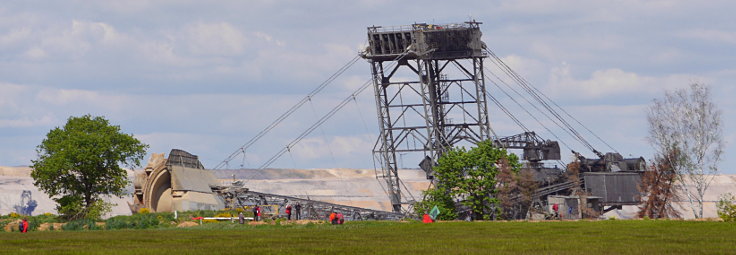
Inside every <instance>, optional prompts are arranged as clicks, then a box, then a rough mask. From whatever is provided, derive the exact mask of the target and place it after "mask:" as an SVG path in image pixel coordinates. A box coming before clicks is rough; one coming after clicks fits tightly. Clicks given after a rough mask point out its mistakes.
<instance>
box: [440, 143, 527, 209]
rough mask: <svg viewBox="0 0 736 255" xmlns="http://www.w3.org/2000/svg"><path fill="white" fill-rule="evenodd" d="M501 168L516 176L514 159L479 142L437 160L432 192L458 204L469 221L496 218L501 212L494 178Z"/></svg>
mask: <svg viewBox="0 0 736 255" xmlns="http://www.w3.org/2000/svg"><path fill="white" fill-rule="evenodd" d="M501 167H509V169H511V171H513V172H515V173H518V172H519V169H520V168H521V164H520V163H519V158H518V157H517V156H516V155H514V154H510V153H508V152H507V151H506V150H504V149H500V148H496V147H494V146H493V143H492V142H491V141H483V142H480V143H478V144H476V147H473V148H471V149H470V150H466V149H465V148H462V147H461V148H453V149H451V150H450V151H448V152H447V153H445V154H444V155H443V156H442V157H440V158H439V160H438V165H437V166H436V167H434V170H435V172H436V175H435V176H436V178H437V186H436V189H437V190H436V191H431V192H438V193H441V192H445V193H446V194H447V196H449V197H450V198H452V199H453V200H458V201H460V203H461V204H462V205H464V206H466V207H467V208H468V209H469V210H470V213H471V218H472V219H476V220H479V219H486V220H488V219H492V218H495V216H497V215H498V213H499V211H500V207H499V205H498V202H499V201H498V199H497V198H496V197H495V194H496V193H497V191H498V190H497V188H498V184H499V182H498V181H497V179H496V175H497V174H498V173H499V172H500V169H501ZM439 197H440V198H442V199H446V197H442V196H439ZM443 204H447V202H443Z"/></svg>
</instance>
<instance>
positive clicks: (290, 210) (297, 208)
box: [238, 203, 302, 224]
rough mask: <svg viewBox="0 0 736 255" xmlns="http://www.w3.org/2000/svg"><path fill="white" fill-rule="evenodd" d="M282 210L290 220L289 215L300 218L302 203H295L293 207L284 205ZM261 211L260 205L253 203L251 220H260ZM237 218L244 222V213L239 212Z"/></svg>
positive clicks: (241, 222) (296, 218)
mask: <svg viewBox="0 0 736 255" xmlns="http://www.w3.org/2000/svg"><path fill="white" fill-rule="evenodd" d="M284 212H285V213H286V219H287V220H291V215H292V214H294V219H295V220H299V219H301V215H302V205H301V204H299V203H296V204H295V205H294V206H293V207H292V205H291V204H289V205H286V209H284ZM261 216H262V212H261V206H260V205H255V206H253V220H254V221H259V220H261ZM238 219H239V221H240V224H244V223H245V215H243V212H240V213H239V214H238Z"/></svg>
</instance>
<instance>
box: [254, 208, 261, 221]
mask: <svg viewBox="0 0 736 255" xmlns="http://www.w3.org/2000/svg"><path fill="white" fill-rule="evenodd" d="M258 216H261V208H260V207H258V205H255V206H253V220H254V221H258Z"/></svg>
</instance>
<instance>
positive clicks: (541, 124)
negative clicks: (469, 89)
mask: <svg viewBox="0 0 736 255" xmlns="http://www.w3.org/2000/svg"><path fill="white" fill-rule="evenodd" d="M494 75H495V74H494ZM486 79H488V78H486ZM488 81H489V82H491V84H493V85H495V86H496V87H497V88H498V89H499V90H500V91H501V92H502V93H503V94H504V95H506V96H507V97H509V98H510V99H511V100H512V101H514V103H516V105H518V106H519V107H520V108H521V109H522V110H524V112H526V113H527V114H528V115H529V116H530V117H532V119H534V121H536V122H537V123H538V124H539V125H540V126H542V128H544V129H545V130H547V132H548V133H550V134H551V135H552V136H554V137H555V139H557V140H558V141H559V142H560V143H562V145H564V146H565V147H566V148H567V149H568V150H572V148H571V147H570V146H569V145H568V144H567V143H565V141H563V140H562V139H560V137H559V136H557V134H555V133H554V132H552V130H551V129H549V128H548V127H547V126H546V125H544V123H542V121H540V120H539V119H538V118H537V117H536V116H534V115H533V114H532V113H531V112H529V110H527V109H526V108H524V106H523V105H521V103H519V102H518V101H516V99H514V98H513V97H512V96H511V95H510V94H509V93H508V92H506V91H505V90H504V89H503V88H501V86H499V85H498V84H496V83H495V82H493V81H492V80H490V79H489V80H488ZM498 104H500V102H499V103H498ZM504 108H505V107H504ZM507 111H508V110H505V112H507ZM507 115H512V116H513V114H511V113H510V112H509V113H507ZM513 118H514V119H516V117H513ZM548 118H549V117H548ZM516 121H518V120H516ZM553 122H554V121H553ZM524 131H527V132H529V129H527V128H524Z"/></svg>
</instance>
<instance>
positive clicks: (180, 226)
mask: <svg viewBox="0 0 736 255" xmlns="http://www.w3.org/2000/svg"><path fill="white" fill-rule="evenodd" d="M194 226H199V224H198V223H196V222H191V221H185V222H182V223H179V225H176V227H177V228H188V227H194Z"/></svg>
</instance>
